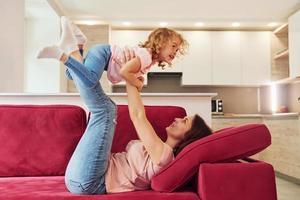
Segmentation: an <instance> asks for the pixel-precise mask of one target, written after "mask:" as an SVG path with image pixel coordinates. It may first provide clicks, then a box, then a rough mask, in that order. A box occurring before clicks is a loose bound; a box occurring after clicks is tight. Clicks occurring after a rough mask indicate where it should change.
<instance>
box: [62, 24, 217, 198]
mask: <svg viewBox="0 0 300 200" xmlns="http://www.w3.org/2000/svg"><path fill="white" fill-rule="evenodd" d="M62 31H64V28H63V29H62ZM62 35H64V33H62ZM64 42H65V43H67V42H68V41H64ZM128 51H129V50H128ZM127 53H128V52H127ZM131 53H132V52H131ZM69 57H72V58H73V59H75V61H76V62H77V61H78V62H81V61H82V60H83V58H82V56H81V54H80V52H79V50H78V51H75V52H72V53H71V55H67V54H63V56H62V57H61V59H60V61H62V62H63V63H66V62H68V60H69V59H68V58H69ZM132 57H134V55H133V56H132ZM108 58H109V57H107V58H103V60H102V62H100V63H103V64H102V65H101V64H99V65H97V67H98V69H97V70H95V62H97V60H85V67H84V68H82V69H80V70H72V69H70V68H69V73H70V75H71V76H72V78H73V81H74V82H75V85H76V87H77V89H78V91H79V93H80V96H81V98H82V99H83V101H84V103H85V104H86V106H87V108H88V109H89V112H90V114H91V115H90V120H89V122H88V125H87V128H86V130H85V132H84V134H83V136H82V138H81V139H80V141H79V143H78V145H77V147H76V149H75V151H74V153H73V155H72V157H71V159H70V161H69V164H68V166H67V169H66V173H65V184H66V186H67V188H68V190H69V191H70V192H71V193H75V194H105V193H116V192H125V191H134V190H146V189H149V187H150V181H151V178H152V177H153V176H154V175H155V174H156V173H157V172H158V171H159V170H160V169H162V168H163V167H164V166H166V165H167V164H169V163H170V162H172V160H173V159H174V156H176V155H177V154H178V153H179V152H180V151H181V150H182V149H183V148H184V147H185V146H186V145H188V144H190V143H191V142H193V141H195V140H197V139H200V138H203V137H205V136H207V135H210V134H211V133H212V131H211V129H210V128H209V127H208V126H207V125H206V124H205V122H204V120H203V119H202V118H201V117H199V116H198V115H195V116H189V117H184V118H182V119H174V122H173V123H172V124H170V125H169V126H168V127H166V132H167V140H166V141H165V142H164V141H162V140H161V139H160V138H159V137H158V136H157V134H156V133H155V130H154V129H153V127H152V125H151V124H150V123H149V121H148V119H147V117H146V114H145V109H144V105H143V102H142V99H141V96H140V94H139V91H138V89H137V88H136V87H135V86H132V85H130V84H128V83H127V84H126V89H127V93H128V106H129V113H130V118H131V120H132V122H133V124H134V127H135V129H136V131H137V134H138V137H139V139H140V140H133V141H131V142H129V143H128V145H127V147H126V151H125V152H122V153H113V154H111V146H112V141H113V136H114V131H115V125H116V105H115V103H114V102H113V101H112V100H111V99H110V98H109V97H108V96H107V95H106V94H105V93H104V92H103V90H102V87H101V84H100V82H99V79H100V78H101V75H102V73H103V71H104V69H105V66H106V63H107V61H108ZM105 59H106V60H105ZM130 59H131V57H130V56H129V58H128V59H127V60H126V58H124V59H123V60H124V62H126V61H128V60H130ZM75 61H74V62H75ZM89 64H90V65H91V66H90V65H89ZM92 69H94V70H93V71H92ZM95 71H97V73H98V74H97V77H99V79H98V80H97V81H96V82H95V80H94V79H93V77H95V76H87V75H88V74H92V73H95ZM94 75H95V74H94ZM139 81H141V82H143V79H142V78H139ZM91 82H94V83H95V84H94V85H93V86H92V87H91V86H90V85H87V84H86V83H91ZM124 134H126V133H124Z"/></svg>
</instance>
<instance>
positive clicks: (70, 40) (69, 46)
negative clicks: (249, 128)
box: [58, 17, 78, 55]
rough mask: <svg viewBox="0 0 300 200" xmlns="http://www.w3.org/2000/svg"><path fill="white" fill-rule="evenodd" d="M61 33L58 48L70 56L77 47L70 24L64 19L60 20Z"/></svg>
mask: <svg viewBox="0 0 300 200" xmlns="http://www.w3.org/2000/svg"><path fill="white" fill-rule="evenodd" d="M61 31H62V34H61V38H60V41H59V43H58V46H59V48H60V49H61V50H62V51H63V52H65V53H66V54H67V55H70V54H71V53H72V52H74V51H77V50H78V46H77V40H76V38H75V36H74V34H73V31H72V27H71V26H70V22H69V20H68V19H67V18H66V17H62V18H61Z"/></svg>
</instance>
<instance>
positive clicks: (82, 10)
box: [35, 0, 300, 29]
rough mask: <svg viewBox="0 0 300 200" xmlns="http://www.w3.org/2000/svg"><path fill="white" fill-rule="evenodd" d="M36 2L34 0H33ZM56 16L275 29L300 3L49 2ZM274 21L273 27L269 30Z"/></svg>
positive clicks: (284, 0) (262, 0)
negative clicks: (238, 25)
mask: <svg viewBox="0 0 300 200" xmlns="http://www.w3.org/2000/svg"><path fill="white" fill-rule="evenodd" d="M35 1H37V0H35ZM48 3H49V4H50V5H51V6H52V7H53V8H54V9H55V11H56V12H57V13H58V14H59V15H66V16H68V17H70V18H71V19H73V20H75V21H77V22H78V23H86V24H97V23H105V24H110V25H112V26H114V27H122V26H124V25H122V22H124V21H128V22H131V23H132V24H131V26H132V27H157V26H158V24H159V23H160V22H167V23H168V25H167V26H168V27H178V28H195V26H194V24H195V23H196V22H203V23H204V25H203V26H202V28H225V29H226V28H231V23H232V22H239V23H240V27H239V28H250V29H251V28H253V29H261V28H262V29H274V28H276V27H278V26H279V25H281V24H283V23H286V22H287V19H288V17H289V16H290V15H291V14H292V13H294V12H295V11H296V10H298V9H300V0H48ZM270 22H276V23H277V26H276V27H268V26H267V24H268V23H270Z"/></svg>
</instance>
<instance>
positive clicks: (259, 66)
mask: <svg viewBox="0 0 300 200" xmlns="http://www.w3.org/2000/svg"><path fill="white" fill-rule="evenodd" d="M240 36H241V70H242V79H241V81H242V85H259V84H266V83H268V82H269V81H270V80H271V79H270V77H271V44H270V42H271V39H270V38H271V32H269V31H260V32H249V31H247V32H241V35H240Z"/></svg>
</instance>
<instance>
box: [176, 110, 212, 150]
mask: <svg viewBox="0 0 300 200" xmlns="http://www.w3.org/2000/svg"><path fill="white" fill-rule="evenodd" d="M211 134H212V130H211V129H210V127H209V126H207V124H206V123H205V121H204V120H203V119H202V118H201V117H200V116H199V115H197V114H196V115H195V117H194V119H193V122H192V127H191V129H190V130H189V131H188V132H187V133H186V134H185V137H184V138H183V140H181V141H180V142H179V143H178V144H177V145H176V146H175V148H174V150H173V152H174V156H177V155H178V154H179V152H180V151H182V150H183V148H184V147H185V146H187V145H188V144H190V143H192V142H194V141H196V140H198V139H200V138H203V137H206V136H208V135H211Z"/></svg>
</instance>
